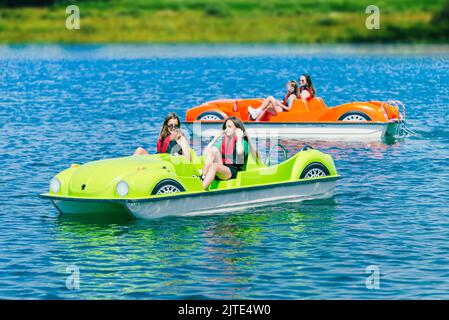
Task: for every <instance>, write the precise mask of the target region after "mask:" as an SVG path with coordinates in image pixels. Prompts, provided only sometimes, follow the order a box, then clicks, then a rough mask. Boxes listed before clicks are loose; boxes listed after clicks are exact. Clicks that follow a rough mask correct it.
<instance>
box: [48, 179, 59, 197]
mask: <svg viewBox="0 0 449 320" xmlns="http://www.w3.org/2000/svg"><path fill="white" fill-rule="evenodd" d="M59 189H61V181H59V179H58V178H56V177H55V178H53V179H51V180H50V190H51V191H52V192H53V193H58V192H59Z"/></svg>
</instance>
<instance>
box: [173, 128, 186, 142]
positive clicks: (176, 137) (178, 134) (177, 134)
mask: <svg viewBox="0 0 449 320" xmlns="http://www.w3.org/2000/svg"><path fill="white" fill-rule="evenodd" d="M183 136H184V134H183V133H182V131H181V129H176V130H175V131H174V133H173V140H175V141H178V140H179V139H180V138H181V137H183Z"/></svg>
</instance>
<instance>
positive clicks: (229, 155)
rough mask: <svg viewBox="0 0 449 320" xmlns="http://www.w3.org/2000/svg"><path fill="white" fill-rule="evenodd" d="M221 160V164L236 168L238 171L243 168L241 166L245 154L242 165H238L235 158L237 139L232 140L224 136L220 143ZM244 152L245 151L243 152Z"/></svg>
mask: <svg viewBox="0 0 449 320" xmlns="http://www.w3.org/2000/svg"><path fill="white" fill-rule="evenodd" d="M220 151H221V160H222V161H223V164H227V165H232V166H234V167H237V168H239V169H241V168H243V166H244V165H245V163H246V160H247V157H248V155H247V154H244V160H243V163H238V162H239V160H238V156H237V137H236V136H233V137H232V138H229V137H228V136H226V135H225V136H224V138H223V140H222V142H221V150H220ZM243 152H245V150H243Z"/></svg>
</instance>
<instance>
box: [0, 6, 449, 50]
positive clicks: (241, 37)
mask: <svg viewBox="0 0 449 320" xmlns="http://www.w3.org/2000/svg"><path fill="white" fill-rule="evenodd" d="M68 4H76V5H78V6H79V8H80V15H81V28H80V30H67V29H66V27H65V20H66V17H67V16H68V15H67V14H66V13H65V8H66V6H67V5H68ZM371 4H374V5H377V6H378V7H379V9H380V30H368V29H366V27H365V20H366V18H367V17H368V15H369V14H367V13H365V9H366V7H367V6H368V5H371ZM0 42H2V43H30V42H33V43H36V42H37V43H49V42H63V43H114V42H129V43H136V42H137V43H371V42H402V43H447V42H449V1H447V0H433V1H426V0H415V1H413V0H396V1H395V0H391V1H387V0H378V1H376V0H375V1H372V0H369V1H366V0H327V1H325V0H283V1H281V0H265V1H256V0H222V1H215V0H157V1H156V0H103V1H102V0H85V1H62V0H59V1H58V0H41V1H39V0H36V1H30V0H14V1H12V0H0Z"/></svg>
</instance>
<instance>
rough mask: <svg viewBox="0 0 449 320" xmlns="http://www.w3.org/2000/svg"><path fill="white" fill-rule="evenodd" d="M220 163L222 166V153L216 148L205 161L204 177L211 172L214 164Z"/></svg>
mask: <svg viewBox="0 0 449 320" xmlns="http://www.w3.org/2000/svg"><path fill="white" fill-rule="evenodd" d="M214 163H219V164H222V161H221V153H220V151H218V149H217V148H216V147H212V148H211V149H210V150H209V152H208V153H207V154H206V159H205V160H204V167H203V171H202V173H203V175H206V174H207V172H208V171H209V168H210V166H211V165H212V164H214Z"/></svg>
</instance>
